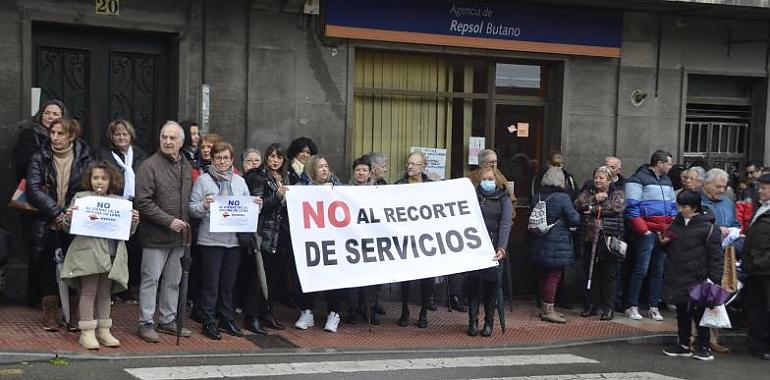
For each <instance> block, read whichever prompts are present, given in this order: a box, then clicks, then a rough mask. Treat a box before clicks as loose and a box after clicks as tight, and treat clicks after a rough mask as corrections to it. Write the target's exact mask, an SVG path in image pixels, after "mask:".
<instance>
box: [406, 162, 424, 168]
mask: <svg viewBox="0 0 770 380" xmlns="http://www.w3.org/2000/svg"><path fill="white" fill-rule="evenodd" d="M406 166H407V167H412V166H414V167H418V168H419V167H421V166H425V164H423V163H422V162H407V163H406Z"/></svg>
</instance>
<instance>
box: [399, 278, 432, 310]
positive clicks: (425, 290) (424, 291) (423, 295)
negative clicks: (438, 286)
mask: <svg viewBox="0 0 770 380" xmlns="http://www.w3.org/2000/svg"><path fill="white" fill-rule="evenodd" d="M416 281H419V282H420V306H421V310H427V307H426V306H428V298H429V297H430V296H431V295H433V291H434V284H433V283H434V281H435V279H434V277H429V278H423V279H421V280H414V281H404V282H402V283H401V308H402V310H409V309H408V308H409V288H410V287H411V283H412V282H416Z"/></svg>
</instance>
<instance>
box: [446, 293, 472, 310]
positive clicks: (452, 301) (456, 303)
mask: <svg viewBox="0 0 770 380" xmlns="http://www.w3.org/2000/svg"><path fill="white" fill-rule="evenodd" d="M449 307H450V308H452V310H456V311H459V312H461V313H465V312H466V311H468V308H467V307H466V306H465V305H463V304H462V302H460V297H458V296H452V297H449Z"/></svg>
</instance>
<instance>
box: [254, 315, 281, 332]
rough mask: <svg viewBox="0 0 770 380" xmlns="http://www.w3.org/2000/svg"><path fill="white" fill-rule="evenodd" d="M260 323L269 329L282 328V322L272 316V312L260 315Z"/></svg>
mask: <svg viewBox="0 0 770 380" xmlns="http://www.w3.org/2000/svg"><path fill="white" fill-rule="evenodd" d="M260 322H261V325H262V326H264V327H265V328H268V329H271V330H283V329H285V327H283V324H282V323H281V322H278V321H276V320H275V318H273V314H267V315H263V316H262V317H260Z"/></svg>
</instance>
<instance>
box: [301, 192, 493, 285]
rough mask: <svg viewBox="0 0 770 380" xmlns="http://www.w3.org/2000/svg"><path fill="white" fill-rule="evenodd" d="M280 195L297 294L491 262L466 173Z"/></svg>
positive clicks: (448, 271)
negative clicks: (437, 179)
mask: <svg viewBox="0 0 770 380" xmlns="http://www.w3.org/2000/svg"><path fill="white" fill-rule="evenodd" d="M286 197H287V198H286V200H287V207H288V212H289V225H290V227H291V239H292V242H293V244H294V261H295V263H296V265H297V273H298V274H299V279H300V284H301V285H302V291H303V292H315V291H321V290H329V289H341V288H350V287H359V286H366V285H374V284H384V283H390V282H399V281H407V280H415V279H419V278H427V277H435V276H443V275H448V274H453V273H460V272H468V271H472V270H477V269H483V268H489V267H493V266H496V265H497V263H496V262H495V261H494V260H493V258H494V256H495V250H494V248H493V247H492V242H491V241H490V239H489V234H488V233H487V229H486V227H485V226H484V220H483V218H482V215H481V210H480V209H479V202H478V200H477V198H476V191H475V190H474V188H473V185H472V184H471V182H470V181H469V180H468V179H467V178H462V179H455V180H449V181H443V182H428V183H421V184H408V185H389V186H334V187H332V186H291V187H290V189H289V191H287V192H286Z"/></svg>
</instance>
